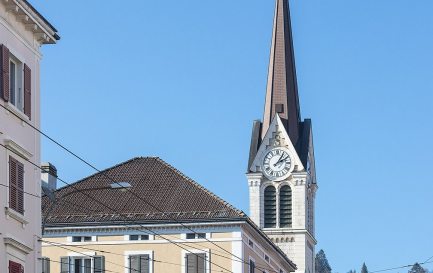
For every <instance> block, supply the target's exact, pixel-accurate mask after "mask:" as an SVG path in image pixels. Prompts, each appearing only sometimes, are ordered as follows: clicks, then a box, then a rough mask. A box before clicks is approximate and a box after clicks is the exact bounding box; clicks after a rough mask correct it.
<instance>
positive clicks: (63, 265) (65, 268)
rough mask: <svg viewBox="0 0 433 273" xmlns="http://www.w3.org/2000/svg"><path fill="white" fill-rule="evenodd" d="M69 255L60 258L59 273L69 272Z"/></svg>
mask: <svg viewBox="0 0 433 273" xmlns="http://www.w3.org/2000/svg"><path fill="white" fill-rule="evenodd" d="M69 263H70V260H69V257H61V258H60V273H69V267H70V266H69Z"/></svg>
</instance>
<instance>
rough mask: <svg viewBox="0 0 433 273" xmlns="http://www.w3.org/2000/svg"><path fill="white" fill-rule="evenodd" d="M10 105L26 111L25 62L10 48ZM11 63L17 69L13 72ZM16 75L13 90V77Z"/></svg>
mask: <svg viewBox="0 0 433 273" xmlns="http://www.w3.org/2000/svg"><path fill="white" fill-rule="evenodd" d="M8 63H9V96H10V97H9V105H11V106H12V107H14V108H15V109H17V110H18V111H19V112H21V113H24V62H23V61H22V60H20V58H18V57H17V56H16V55H14V54H13V53H12V52H10V50H9V62H8ZM11 63H13V64H14V66H15V70H14V73H12V70H11ZM12 74H13V75H14V76H15V78H14V83H13V86H14V88H13V90H12V82H11V77H12Z"/></svg>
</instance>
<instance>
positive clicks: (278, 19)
mask: <svg viewBox="0 0 433 273" xmlns="http://www.w3.org/2000/svg"><path fill="white" fill-rule="evenodd" d="M276 113H278V114H279V115H280V117H281V119H282V121H283V124H284V126H285V127H286V130H287V132H288V134H289V136H290V139H291V141H292V143H293V145H297V141H298V138H299V123H300V121H301V115H300V109H299V98H298V86H297V82H296V69H295V56H294V50H293V39H292V29H291V23H290V11H289V3H288V0H276V8H275V18H274V29H273V34H272V46H271V57H270V62H269V72H268V84H267V90H266V101H265V112H264V116H263V126H262V132H261V137H262V138H263V137H264V136H265V134H266V132H267V130H268V128H269V125H270V124H271V122H272V119H273V117H274V116H275V114H276Z"/></svg>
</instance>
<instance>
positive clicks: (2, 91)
mask: <svg viewBox="0 0 433 273" xmlns="http://www.w3.org/2000/svg"><path fill="white" fill-rule="evenodd" d="M0 55H1V56H0V58H1V62H0V65H1V67H0V77H1V79H0V84H1V86H0V95H1V97H2V98H3V99H4V100H5V101H9V94H10V92H9V49H8V48H7V47H6V46H5V45H2V46H1V49H0Z"/></svg>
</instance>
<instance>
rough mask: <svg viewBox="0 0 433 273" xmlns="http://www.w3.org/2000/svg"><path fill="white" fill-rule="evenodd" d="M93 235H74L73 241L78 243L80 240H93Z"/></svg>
mask: <svg viewBox="0 0 433 273" xmlns="http://www.w3.org/2000/svg"><path fill="white" fill-rule="evenodd" d="M91 241H92V237H91V236H72V242H74V243H78V242H91Z"/></svg>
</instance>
